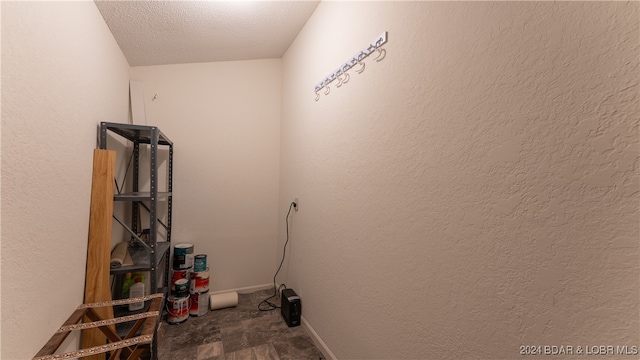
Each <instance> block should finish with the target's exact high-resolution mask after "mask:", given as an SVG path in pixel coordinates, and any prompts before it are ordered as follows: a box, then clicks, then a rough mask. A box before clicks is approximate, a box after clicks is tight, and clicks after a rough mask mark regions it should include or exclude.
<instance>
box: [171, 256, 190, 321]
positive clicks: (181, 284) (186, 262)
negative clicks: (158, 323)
mask: <svg viewBox="0 0 640 360" xmlns="http://www.w3.org/2000/svg"><path fill="white" fill-rule="evenodd" d="M192 268H193V244H177V245H176V246H174V248H173V275H172V277H171V296H169V299H168V300H167V311H168V313H169V316H168V317H167V322H168V323H169V324H180V323H183V322H185V321H187V319H188V318H189V311H190V306H189V305H190V304H189V301H190V291H189V289H190V285H189V283H190V279H191V270H192Z"/></svg>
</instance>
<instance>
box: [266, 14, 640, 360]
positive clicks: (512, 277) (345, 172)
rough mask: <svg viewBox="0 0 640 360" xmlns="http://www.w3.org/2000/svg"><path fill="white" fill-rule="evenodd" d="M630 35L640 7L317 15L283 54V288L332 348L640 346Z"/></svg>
mask: <svg viewBox="0 0 640 360" xmlns="http://www.w3.org/2000/svg"><path fill="white" fill-rule="evenodd" d="M384 30H388V31H389V42H388V44H387V45H386V46H385V48H386V50H387V55H386V58H385V59H384V60H383V61H382V62H379V63H376V62H375V61H373V60H372V59H371V58H370V59H368V60H367V61H366V70H365V71H364V73H362V74H356V73H355V72H353V71H352V72H351V79H350V81H349V83H348V84H346V85H344V86H342V87H341V88H336V87H335V86H332V89H331V93H330V94H329V95H328V96H325V95H322V96H321V98H320V100H319V101H318V102H316V101H314V94H313V86H314V85H315V84H316V83H317V82H318V81H320V80H321V79H322V78H323V77H324V76H325V75H327V74H328V73H329V72H330V71H332V70H333V69H335V68H336V67H337V66H338V65H340V64H341V63H342V62H343V61H346V60H347V59H348V58H349V57H350V56H351V55H353V54H354V53H355V51H357V50H359V49H360V48H362V47H363V46H365V45H366V44H368V42H369V41H370V40H373V39H374V38H375V36H377V35H378V34H380V33H381V32H382V31H384ZM638 34H639V33H638V4H637V3H609V4H605V3H601V2H599V3H549V2H545V3H487V2H478V3H475V2H473V3H472V2H467V3H443V2H375V3H365V2H322V3H321V4H320V5H319V6H318V8H317V9H316V11H315V13H314V14H313V16H312V17H311V18H310V20H309V21H308V23H307V24H306V26H305V28H304V29H303V30H302V32H301V33H300V34H299V36H298V38H297V39H296V41H295V42H294V44H293V45H292V46H291V47H290V48H289V50H288V51H287V53H286V54H285V56H284V57H283V95H282V96H283V107H282V123H281V160H280V163H281V172H280V179H281V181H280V207H279V208H280V220H279V224H280V223H284V215H285V213H286V209H287V207H288V204H289V203H290V201H292V200H293V198H294V197H295V196H299V197H300V203H301V206H300V211H298V212H297V213H295V214H294V216H293V220H292V232H291V233H292V239H291V252H290V257H289V258H288V260H287V262H286V264H287V265H288V273H287V272H286V273H285V274H283V276H281V277H279V282H285V283H286V284H287V285H289V286H290V287H293V288H294V289H295V290H296V292H298V294H299V295H301V298H302V301H303V303H304V305H303V308H304V312H303V315H304V318H305V320H306V321H307V322H308V323H309V324H311V325H312V326H313V328H314V329H315V331H316V332H317V333H318V334H319V335H320V337H321V338H322V339H323V340H324V342H325V343H326V344H327V346H328V348H329V349H330V350H331V351H332V352H333V354H334V355H335V356H336V357H338V358H340V359H354V358H359V359H369V358H421V359H425V358H429V359H469V358H481V359H507V358H511V359H512V358H517V357H518V356H519V346H520V345H526V344H531V345H573V346H577V345H581V346H585V345H614V346H616V345H629V346H631V345H640V341H639V330H638V325H639V324H638V316H639V315H640V314H639V311H638V309H639V299H638V297H639V296H638V278H639V275H640V271H639V266H638V255H639V253H638V199H639V198H638V190H639V188H638V173H637V172H638V117H639V110H638V96H637V95H638V79H639V76H638V75H639V73H638V49H639V48H638V43H639V41H638ZM279 229H280V236H279V241H280V245H279V246H282V243H283V241H284V225H282V226H279ZM278 251H280V249H278ZM583 356H584V355H583Z"/></svg>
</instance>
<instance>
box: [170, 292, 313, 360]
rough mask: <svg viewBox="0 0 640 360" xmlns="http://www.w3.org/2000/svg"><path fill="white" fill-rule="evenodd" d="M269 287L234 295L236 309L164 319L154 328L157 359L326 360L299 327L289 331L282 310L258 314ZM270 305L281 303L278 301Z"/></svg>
mask: <svg viewBox="0 0 640 360" xmlns="http://www.w3.org/2000/svg"><path fill="white" fill-rule="evenodd" d="M270 295H273V289H270V290H262V291H256V292H253V293H250V294H239V295H238V306H236V307H233V308H227V309H221V310H214V311H209V312H208V313H207V314H206V315H203V316H200V317H191V316H190V317H189V319H188V320H187V321H185V322H184V323H181V324H171V325H170V324H167V322H166V321H163V322H162V324H161V325H160V328H159V330H158V359H159V360H185V359H195V360H237V359H242V360H245V359H246V360H262V359H269V360H294V359H295V360H307V359H308V360H324V357H323V356H322V353H321V352H320V350H318V349H317V348H316V347H315V345H314V343H313V341H312V340H311V338H310V337H309V335H307V333H306V332H305V331H304V329H303V328H302V326H296V327H291V328H290V327H288V326H287V324H286V323H285V322H284V319H283V318H282V316H281V315H280V309H276V310H273V311H260V310H258V304H259V303H260V302H261V301H262V300H263V299H265V298H267V297H269V296H270ZM271 301H272V302H274V303H277V304H278V305H279V304H280V299H279V298H278V299H277V300H276V301H274V299H271Z"/></svg>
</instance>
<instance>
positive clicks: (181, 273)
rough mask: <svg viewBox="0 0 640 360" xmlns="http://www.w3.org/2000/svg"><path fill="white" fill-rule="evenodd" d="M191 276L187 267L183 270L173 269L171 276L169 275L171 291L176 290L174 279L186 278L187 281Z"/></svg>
mask: <svg viewBox="0 0 640 360" xmlns="http://www.w3.org/2000/svg"><path fill="white" fill-rule="evenodd" d="M190 278H191V274H190V272H189V269H184V270H175V269H174V270H173V276H172V277H171V291H176V287H175V284H176V281H178V280H180V279H187V281H188V280H189V279H190Z"/></svg>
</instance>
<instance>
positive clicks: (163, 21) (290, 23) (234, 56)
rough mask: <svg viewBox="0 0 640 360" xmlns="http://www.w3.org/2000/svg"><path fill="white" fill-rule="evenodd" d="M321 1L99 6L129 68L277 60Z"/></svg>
mask: <svg viewBox="0 0 640 360" xmlns="http://www.w3.org/2000/svg"><path fill="white" fill-rule="evenodd" d="M319 2H320V1H319V0H318V1H315V0H313V1H237V0H236V1H98V0H97V1H95V3H96V5H97V6H98V9H99V10H100V13H102V16H103V17H104V19H105V21H106V23H107V25H108V26H109V29H111V32H112V33H113V36H114V37H115V39H116V41H117V42H118V45H120V48H121V49H122V52H123V53H124V55H125V57H126V58H127V61H129V65H131V66H143V65H161V64H182V63H194V62H211V61H231V60H250V59H269V58H279V57H281V56H282V54H284V52H285V51H286V50H287V48H288V47H289V45H290V44H291V42H293V40H294V39H295V37H296V36H297V35H298V32H300V29H302V27H303V26H304V24H305V22H306V21H307V19H308V18H309V16H311V14H312V13H313V11H314V10H315V8H316V7H317V6H318V4H319Z"/></svg>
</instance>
